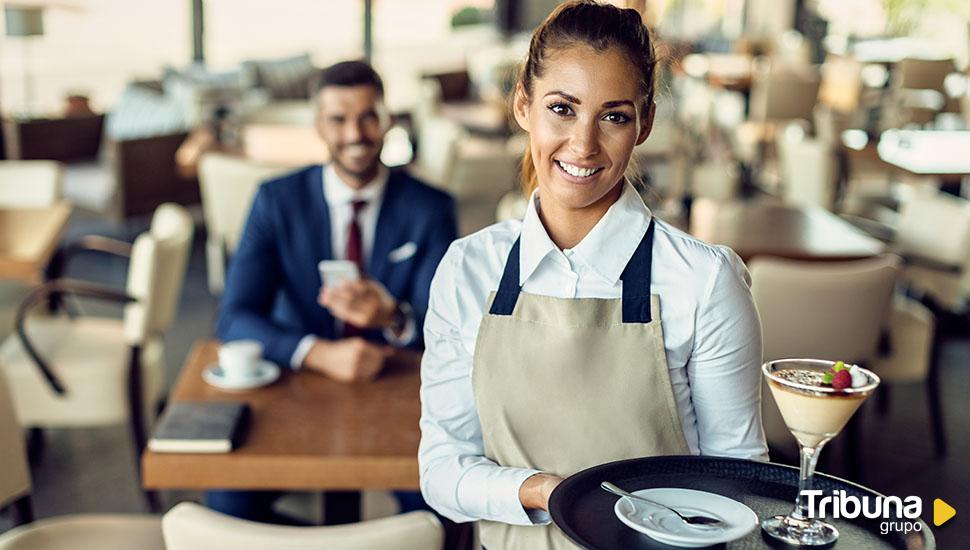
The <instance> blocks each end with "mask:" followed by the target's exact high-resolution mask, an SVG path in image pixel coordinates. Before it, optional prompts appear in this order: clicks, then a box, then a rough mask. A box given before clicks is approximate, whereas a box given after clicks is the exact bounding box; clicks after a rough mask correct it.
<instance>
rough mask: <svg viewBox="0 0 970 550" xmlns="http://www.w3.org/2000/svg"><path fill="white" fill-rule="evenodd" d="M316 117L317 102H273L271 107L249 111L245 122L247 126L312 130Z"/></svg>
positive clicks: (266, 106)
mask: <svg viewBox="0 0 970 550" xmlns="http://www.w3.org/2000/svg"><path fill="white" fill-rule="evenodd" d="M316 116H317V104H316V101H308V100H302V99H301V100H287V101H273V102H272V103H270V104H269V105H265V106H263V107H257V108H255V109H251V110H249V111H248V112H247V113H246V115H245V117H244V122H245V123H246V124H268V125H279V126H306V127H310V128H312V127H313V125H314V121H315V120H316Z"/></svg>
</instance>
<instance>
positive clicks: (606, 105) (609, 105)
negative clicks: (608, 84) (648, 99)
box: [603, 99, 636, 109]
mask: <svg viewBox="0 0 970 550" xmlns="http://www.w3.org/2000/svg"><path fill="white" fill-rule="evenodd" d="M621 105H629V106H630V107H634V108H636V105H634V104H633V102H632V101H630V100H629V99H616V100H613V101H607V102H605V103H603V107H604V108H606V109H612V108H613V107H620V106H621Z"/></svg>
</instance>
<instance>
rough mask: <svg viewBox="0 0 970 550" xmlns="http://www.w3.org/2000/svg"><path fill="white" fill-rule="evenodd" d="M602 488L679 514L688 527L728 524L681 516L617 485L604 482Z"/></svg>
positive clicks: (664, 506) (668, 507)
mask: <svg viewBox="0 0 970 550" xmlns="http://www.w3.org/2000/svg"><path fill="white" fill-rule="evenodd" d="M600 487H601V488H602V489H603V490H604V491H607V492H610V493H613V494H614V495H618V496H621V497H627V498H632V499H636V500H640V501H643V502H646V503H647V504H652V505H654V506H659V507H661V508H665V509H667V510H670V511H671V512H673V513H675V514H677V517H679V518H680V519H681V520H682V521H683V522H684V523H686V524H687V525H701V526H704V527H724V526H726V524H725V523H724V522H723V521H721V520H719V519H717V518H712V517H710V516H685V515H684V514H681V513H680V512H678V511H677V510H674V509H673V508H671V507H670V506H667V505H665V504H660V503H659V502H657V501H654V500H650V499H648V498H644V497H641V496H639V495H634V494H633V493H630V492H628V491H624V490H623V489H620V488H619V487H617V486H616V485H613V484H612V483H610V482H609V481H604V482H602V483H600Z"/></svg>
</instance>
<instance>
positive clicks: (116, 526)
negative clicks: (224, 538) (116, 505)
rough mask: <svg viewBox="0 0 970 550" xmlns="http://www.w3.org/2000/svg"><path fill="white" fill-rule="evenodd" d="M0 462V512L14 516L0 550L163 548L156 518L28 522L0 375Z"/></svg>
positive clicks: (25, 484) (29, 509) (26, 472)
mask: <svg viewBox="0 0 970 550" xmlns="http://www.w3.org/2000/svg"><path fill="white" fill-rule="evenodd" d="M0 464H3V467H2V468H0V509H3V508H8V507H9V508H10V509H12V510H13V511H14V512H15V513H14V514H13V515H14V516H15V517H16V521H15V524H16V526H15V527H14V528H13V529H11V530H9V531H6V532H4V533H0V550H128V549H130V548H138V549H142V550H164V548H165V544H164V540H163V538H162V522H161V518H160V517H158V516H149V515H135V514H77V515H67V516H57V517H52V518H44V519H41V520H37V521H34V514H33V506H32V503H31V499H30V492H31V479H30V467H29V466H28V463H27V455H26V452H25V449H24V437H23V429H22V428H21V426H20V424H19V423H18V422H17V414H16V411H15V410H14V405H13V400H12V399H11V395H10V392H9V388H8V387H7V383H6V380H4V378H3V377H2V376H0Z"/></svg>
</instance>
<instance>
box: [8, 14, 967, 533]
mask: <svg viewBox="0 0 970 550" xmlns="http://www.w3.org/2000/svg"><path fill="white" fill-rule="evenodd" d="M0 3H2V4H3V7H4V10H3V18H4V25H3V28H4V32H3V34H2V35H0V113H2V137H0V159H2V160H0V382H3V385H5V386H6V388H4V387H3V386H2V385H0V390H3V391H2V392H0V549H21V548H116V547H117V548H135V547H138V548H170V549H172V548H208V547H212V548H215V547H224V548H273V547H283V546H284V545H285V544H284V543H292V544H293V546H292V548H462V549H464V548H479V547H480V546H478V543H477V542H476V539H475V537H476V533H475V530H474V528H472V527H471V526H461V525H459V526H455V525H445V526H444V527H443V526H442V520H440V519H439V518H437V517H435V516H433V515H431V514H430V513H423V514H424V515H416V516H412V515H410V514H405V515H398V510H397V503H396V502H395V500H394V499H393V498H392V496H391V491H393V490H401V489H410V490H417V489H418V463H417V459H416V453H417V445H418V440H419V438H420V433H419V430H418V425H417V420H418V415H419V413H420V402H419V398H418V384H419V375H418V373H417V371H414V372H411V373H410V374H407V373H396V372H391V373H389V374H387V375H384V376H382V378H378V380H377V381H376V382H375V383H374V387H373V388H370V389H366V388H365V389H361V388H360V387H358V386H356V385H353V384H351V385H344V384H339V383H336V382H333V381H330V380H324V379H323V377H317V378H315V379H309V377H308V376H307V375H304V373H299V374H298V375H296V376H294V375H285V376H284V378H283V379H282V380H281V381H280V382H276V383H274V384H272V385H270V386H267V387H266V388H259V389H256V390H253V391H251V392H245V391H243V392H226V391H221V390H219V389H217V388H213V387H211V386H208V385H206V383H204V382H203V379H202V378H203V377H202V376H200V372H202V370H203V369H204V368H205V367H206V366H207V365H210V364H212V363H213V362H214V361H216V357H217V353H218V349H219V342H218V341H217V340H216V328H215V321H216V319H217V316H218V313H219V307H220V299H221V297H222V295H223V292H224V289H225V282H226V279H227V267H228V266H229V265H230V264H231V261H232V256H233V252H234V251H235V250H236V247H237V246H238V245H239V241H240V238H241V235H242V231H243V228H244V226H245V223H246V219H247V215H248V213H249V209H250V206H251V204H252V200H253V197H254V196H255V194H256V192H257V189H258V187H259V184H260V183H262V182H264V181H267V180H268V179H272V178H274V177H276V176H280V175H282V174H285V173H288V172H290V171H292V170H295V169H297V168H299V167H302V166H306V165H310V164H320V163H327V162H328V160H329V159H328V153H327V150H326V148H325V146H324V144H323V143H322V141H321V138H320V137H319V136H318V134H317V132H316V129H315V127H314V124H315V117H316V109H317V106H316V103H315V101H314V92H315V90H314V86H315V84H316V82H317V78H318V75H319V73H320V71H321V69H322V68H324V67H327V66H329V65H331V64H333V63H336V62H338V61H342V60H347V59H367V60H369V61H370V62H371V63H372V64H373V66H374V67H375V69H376V70H377V71H378V72H379V73H380V74H381V76H382V78H383V79H384V86H385V90H386V92H385V101H386V104H387V106H388V108H389V110H390V113H391V117H392V122H391V124H392V127H391V129H390V130H389V131H388V133H387V136H386V139H385V144H384V148H383V151H382V152H381V160H382V162H383V163H384V164H385V165H387V166H390V167H404V168H405V169H407V170H409V171H410V172H411V173H412V174H414V175H416V176H418V177H420V178H421V179H422V180H424V181H426V182H429V183H430V184H432V185H433V186H434V187H436V188H438V189H441V190H444V191H446V192H447V193H449V194H450V195H451V196H452V197H453V198H454V199H455V202H456V207H457V212H458V234H459V236H466V235H470V234H473V233H475V232H476V231H479V230H481V229H483V228H485V227H487V226H489V225H491V224H493V223H496V222H501V221H506V220H513V219H521V218H522V216H523V215H524V213H525V211H526V206H527V197H525V196H524V195H523V193H522V191H521V187H520V180H519V177H520V176H519V174H520V163H521V162H522V154H523V151H524V150H525V148H526V147H527V144H528V135H527V134H525V133H524V132H523V131H522V130H521V129H520V128H519V127H518V125H517V124H516V123H515V121H514V119H513V118H512V117H511V116H510V103H509V95H510V92H511V91H512V89H513V86H514V84H515V81H516V77H517V71H518V69H519V67H520V64H521V62H522V61H523V59H524V56H525V54H526V52H527V50H528V47H529V39H530V36H531V33H532V31H533V30H534V29H535V27H536V26H537V25H538V24H539V23H541V22H542V20H543V19H545V17H546V16H547V15H548V14H549V13H550V12H551V11H552V10H553V9H554V8H555V7H556V5H557V4H559V2H557V1H555V0H413V1H408V2H395V1H392V0H328V1H327V2H315V1H313V0H277V1H274V2H263V1H259V0H246V1H240V0H181V1H178V2H176V1H174V0H167V1H164V2H151V3H141V2H126V1H125V0H49V1H48V0H3V1H2V2H0ZM611 3H614V4H617V5H620V6H622V7H630V8H633V9H637V10H638V11H639V12H640V13H641V15H642V17H643V20H644V22H645V23H646V24H647V26H648V27H649V28H651V30H652V31H653V33H654V37H655V40H656V42H655V44H656V53H657V58H658V63H659V65H658V66H659V70H658V75H657V78H658V87H657V90H658V93H657V97H656V102H657V114H656V120H655V123H654V127H653V130H652V133H651V135H650V137H649V138H648V139H647V140H646V141H645V142H644V143H643V144H641V145H638V146H636V147H635V148H634V151H633V156H632V159H631V165H630V168H629V170H628V177H629V178H630V179H631V180H632V181H634V182H635V184H636V187H637V189H638V191H639V192H640V194H641V196H642V197H643V200H644V202H645V203H646V204H647V206H648V207H649V208H650V210H651V212H652V213H653V214H654V215H655V216H657V217H658V218H660V219H662V220H664V221H666V222H667V223H669V224H671V225H673V226H675V227H677V228H679V229H681V230H683V231H685V232H687V233H689V234H690V235H692V236H694V237H696V238H698V239H701V240H703V241H706V242H708V243H712V244H717V245H723V246H727V247H730V248H731V249H733V250H734V251H735V252H736V253H737V254H738V255H739V256H740V258H741V259H742V260H743V261H744V262H745V264H746V266H747V269H748V271H749V272H750V276H751V291H752V294H753V298H754V302H755V304H756V306H757V309H758V312H759V314H760V317H761V322H762V331H763V339H764V360H765V361H770V360H774V359H780V358H791V357H812V358H823V359H832V360H837V359H838V360H845V361H846V362H847V363H855V364H858V365H860V366H863V367H865V368H867V369H870V370H871V371H872V372H874V373H875V374H877V375H878V376H879V377H880V379H881V383H880V386H879V388H878V390H877V391H876V392H875V394H874V395H873V398H872V399H869V400H867V401H866V402H865V403H864V404H863V405H862V407H861V408H860V409H859V410H858V411H857V412H856V414H855V416H854V417H853V418H852V420H851V421H850V422H849V423H848V425H847V427H846V428H845V429H844V430H843V433H842V434H841V435H840V436H839V437H836V438H835V439H834V440H833V441H832V442H831V443H830V444H829V445H827V447H826V451H825V453H823V454H822V456H821V459H820V462H819V464H818V468H817V471H818V472H819V473H820V474H826V475H829V476H834V477H835V478H841V479H844V480H848V481H850V482H852V483H854V484H858V485H859V486H862V487H864V488H866V489H867V490H871V491H874V492H876V493H880V494H882V495H890V496H898V497H900V498H905V497H907V496H916V497H919V498H920V499H921V502H922V515H921V518H922V520H923V522H925V523H923V524H922V526H923V527H924V528H925V531H923V532H921V533H917V535H919V536H917V537H916V538H913V537H910V538H900V539H898V540H897V541H896V542H885V541H883V542H882V543H881V544H884V545H885V546H878V545H875V546H869V547H873V548H877V547H879V548H881V547H886V548H903V547H907V548H923V547H926V548H932V547H937V546H938V547H940V548H961V547H964V546H963V545H964V544H967V540H970V522H968V521H970V520H967V519H966V517H965V516H964V517H961V512H963V511H964V510H967V511H970V399H967V395H970V3H967V2H963V1H961V0H627V1H624V0H616V1H614V2H611ZM153 243H154V244H153ZM158 243H163V244H164V246H163V245H161V244H158ZM153 247H154V248H153ZM309 376H312V375H309ZM304 379H306V380H304ZM65 388H66V389H65ZM764 388H765V389H764V390H763V392H762V393H763V396H762V417H763V418H762V420H763V423H764V427H765V433H766V437H767V441H768V445H769V449H770V460H771V461H772V462H774V463H778V464H784V465H789V466H792V467H793V468H788V469H787V470H785V471H786V472H788V473H789V474H790V475H791V476H792V477H791V479H793V480H795V481H794V483H795V485H797V473H798V472H797V467H798V465H799V448H798V445H797V442H796V440H795V438H794V437H792V433H791V432H790V431H789V429H788V428H787V427H786V423H785V419H784V418H783V417H782V415H781V413H779V410H778V407H777V405H776V403H775V400H774V398H772V393H771V392H769V391H768V386H767V383H766V385H765V386H764ZM7 392H9V393H7ZM186 399H188V400H207V399H208V400H220V399H223V400H224V399H241V400H243V401H248V402H249V404H250V407H251V408H252V409H253V410H255V411H257V412H258V413H259V414H254V417H253V419H252V425H251V430H250V433H249V435H248V436H247V438H244V439H243V440H242V443H241V444H240V446H239V448H238V449H235V450H233V451H232V452H229V453H225V454H221V455H196V454H191V453H190V454H185V453H165V452H156V451H149V450H148V449H146V448H145V445H146V439H147V438H149V437H151V434H152V430H153V427H154V425H155V424H156V421H157V419H158V418H159V415H160V414H162V413H163V411H165V409H166V407H169V406H170V405H171V404H172V403H174V402H178V401H180V400H186ZM335 403H336V404H340V405H339V406H340V407H343V409H344V410H343V411H342V412H339V411H338V413H337V414H334V409H333V407H334V404H335ZM324 405H326V407H325V406H324ZM392 406H393V407H399V408H400V411H401V413H400V414H396V413H394V414H391V415H390V416H395V417H396V418H392V419H388V418H386V417H387V416H389V415H388V413H387V411H388V410H397V409H386V408H384V407H392ZM328 407H329V408H328ZM7 409H9V411H7ZM362 410H363V411H365V412H363V413H361V412H359V411H362ZM5 411H7V412H5ZM354 411H358V412H357V413H355V412H354ZM382 411H383V412H382ZM11 413H12V414H11ZM270 414H275V415H276V417H275V418H292V417H293V416H295V417H297V418H298V419H299V423H303V424H305V425H307V426H313V427H315V428H313V429H310V428H307V429H296V428H292V429H287V428H285V427H284V429H283V430H282V431H278V430H276V429H275V427H274V428H273V429H268V428H266V427H265V425H264V428H263V430H262V431H259V432H258V434H259V435H258V437H254V436H257V431H258V428H259V426H258V424H259V421H260V419H261V418H262V416H260V415H265V416H268V415H270ZM334 417H336V418H337V419H338V421H339V423H343V424H344V425H343V426H337V427H333V426H330V425H331V424H332V423H333V422H332V421H331V419H332V418H334ZM391 421H396V423H395V422H391ZM5 422H6V425H5V424H4V423H5ZM284 425H285V422H283V421H282V420H281V422H280V426H284ZM395 427H397V428H395ZM308 430H309V431H308ZM388 430H398V431H400V433H389V432H388ZM268 432H274V433H268ZM576 437H583V436H582V434H576ZM308 439H313V441H308ZM247 445H252V446H253V447H256V448H255V449H254V448H252V447H250V449H247ZM288 445H289V446H288ZM247 457H248V459H247ZM213 459H214V460H213ZM206 460H208V461H209V462H208V463H206V462H205V461H206ZM247 460H248V461H247ZM18 472H19V474H18ZM11 476H12V480H6V479H5V478H8V477H11ZM18 476H19V477H18ZM18 480H19V481H18ZM17 483H19V484H20V485H19V486H17V485H16V484H17ZM11 484H12V485H13V488H12V489H9V488H8V486H10V485H11ZM18 487H19V488H18ZM217 487H227V488H236V487H238V488H253V487H258V488H263V489H274V490H283V491H285V494H284V496H283V497H282V498H280V499H279V500H278V501H277V502H276V505H275V506H276V509H277V510H278V511H279V512H280V513H282V514H285V515H288V516H291V517H294V518H298V520H299V521H300V522H301V523H303V524H305V525H306V527H286V528H282V527H272V528H268V527H266V526H262V525H250V524H241V523H237V522H241V521H242V520H234V519H232V518H228V517H224V516H221V515H219V514H217V513H215V512H212V511H210V510H206V509H204V508H203V507H201V506H194V507H193V506H191V505H185V504H182V503H186V502H189V503H192V502H194V503H199V502H202V494H203V491H205V490H207V489H212V488H217ZM8 489H9V490H8ZM348 495H349V498H348ZM792 496H794V488H793V489H792ZM334 497H344V498H334ZM604 498H605V497H604ZM937 499H940V500H941V501H942V502H943V504H944V505H946V506H949V507H952V509H953V510H955V511H956V515H955V517H953V518H952V519H950V520H949V521H946V520H944V522H940V524H939V525H937V524H936V522H935V521H934V507H935V506H938V505H936V504H934V503H935V502H936V500H937ZM610 502H611V503H612V501H610ZM348 506H349V507H352V508H353V510H343V509H338V508H340V507H348ZM610 506H611V507H612V504H610ZM358 508H359V511H358ZM612 513H613V512H612V508H610V511H609V514H610V515H611V516H612ZM618 513H619V512H618ZM416 514H417V513H416ZM554 517H555V514H554ZM163 518H164V519H163ZM334 518H344V519H343V520H341V519H334ZM348 518H349V519H348ZM408 521H410V523H407V522H408ZM347 522H353V524H352V525H351V524H348V525H341V526H339V527H338V526H335V525H331V524H335V523H347ZM616 523H617V526H618V527H617V529H620V528H624V527H623V526H622V524H620V523H619V522H616ZM840 525H841V524H840ZM840 528H841V527H840ZM264 529H270V530H268V531H267V530H264ZM272 529H279V530H276V531H274V530H272ZM163 531H164V542H163ZM176 532H177V533H176ZM846 532H847V533H849V531H846ZM185 533H197V537H196V538H194V539H193V537H192V536H190V535H186V534H185ZM631 533H632V531H631ZM853 533H854V531H853ZM877 535H878V533H876V534H875V535H873V536H875V537H876V538H878V536H877ZM638 536H639V535H638ZM750 536H751V537H754V538H753V539H745V541H747V542H745V545H744V546H732V543H728V546H727V547H728V548H732V547H738V548H740V547H745V548H755V547H767V545H768V541H767V539H762V537H760V536H756V534H755V535H750ZM234 537H235V538H234ZM920 537H922V538H920ZM845 539H846V540H844V541H842V543H837V546H838V547H846V548H853V547H855V546H853V545H852V540H854V539H852V538H851V537H850V536H848V535H846V536H845ZM574 540H577V539H574ZM644 540H646V539H644ZM860 540H861V539H860ZM887 540H888V539H887ZM212 541H221V543H220V544H223V546H219V545H218V544H216V543H215V542H212ZM226 541H230V542H226ZM232 541H236V542H232ZM900 541H903V542H900ZM227 544H228V546H227ZM644 544H648V543H644ZM85 545H86V546H85ZM246 545H250V546H246ZM934 545H935V546H934ZM589 547H594V546H592V545H590V546H589ZM635 547H637V548H639V547H644V548H654V547H661V546H650V545H644V546H635ZM663 547H666V546H663Z"/></svg>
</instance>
